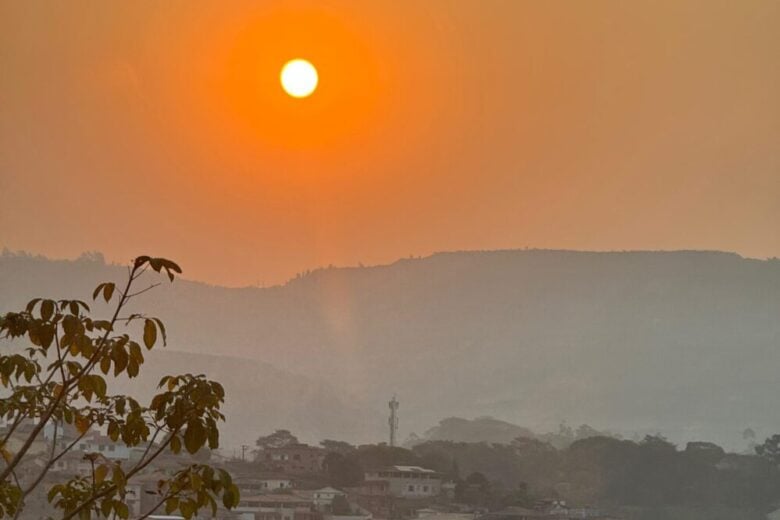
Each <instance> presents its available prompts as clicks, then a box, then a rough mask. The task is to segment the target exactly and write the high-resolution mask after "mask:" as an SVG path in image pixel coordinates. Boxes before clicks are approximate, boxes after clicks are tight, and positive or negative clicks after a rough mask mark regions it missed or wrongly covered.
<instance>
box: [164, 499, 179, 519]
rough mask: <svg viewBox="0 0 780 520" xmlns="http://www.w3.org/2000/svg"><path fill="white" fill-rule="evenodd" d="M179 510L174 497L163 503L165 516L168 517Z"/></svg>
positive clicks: (177, 502)
mask: <svg viewBox="0 0 780 520" xmlns="http://www.w3.org/2000/svg"><path fill="white" fill-rule="evenodd" d="M178 508H179V499H178V498H176V497H172V498H169V499H168V500H166V501H165V514H166V515H170V514H171V513H173V512H174V511H176V510H177V509H178Z"/></svg>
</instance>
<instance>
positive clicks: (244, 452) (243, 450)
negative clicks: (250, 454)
mask: <svg viewBox="0 0 780 520" xmlns="http://www.w3.org/2000/svg"><path fill="white" fill-rule="evenodd" d="M248 448H250V446H247V445H246V444H242V445H241V461H242V462H245V461H246V450H247V449H248Z"/></svg>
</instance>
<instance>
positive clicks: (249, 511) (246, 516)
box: [234, 494, 322, 520]
mask: <svg viewBox="0 0 780 520" xmlns="http://www.w3.org/2000/svg"><path fill="white" fill-rule="evenodd" d="M234 511H235V512H236V513H237V514H238V515H239V517H240V518H241V519H242V520H322V514H321V513H319V512H318V511H317V510H316V509H315V507H314V502H312V501H311V500H308V499H305V498H302V497H299V496H296V495H281V494H268V495H248V496H243V495H242V496H241V500H240V502H239V503H238V506H237V507H236V508H235V509H234Z"/></svg>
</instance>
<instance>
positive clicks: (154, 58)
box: [0, 0, 780, 285]
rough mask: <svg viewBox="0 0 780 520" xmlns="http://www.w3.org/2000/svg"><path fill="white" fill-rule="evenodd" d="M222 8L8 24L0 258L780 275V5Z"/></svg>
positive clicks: (113, 11)
mask: <svg viewBox="0 0 780 520" xmlns="http://www.w3.org/2000/svg"><path fill="white" fill-rule="evenodd" d="M225 4H226V3H224V2H164V3H163V2H151V1H148V2H127V3H122V4H119V3H105V2H75V3H70V2H69V3H25V2H4V3H2V6H0V49H1V50H0V70H1V71H2V74H0V100H1V101H0V103H2V111H1V112H0V114H1V115H0V245H7V246H9V247H11V248H14V249H27V250H31V251H35V252H42V253H46V254H49V255H52V256H74V255H77V254H79V253H80V252H82V251H84V250H94V249H97V250H101V251H103V252H104V253H106V255H107V256H108V257H109V258H110V259H113V260H121V261H123V260H125V259H127V258H129V257H131V256H132V255H134V254H137V253H139V252H151V253H153V254H159V255H166V256H169V257H171V258H174V259H176V260H178V261H180V263H181V264H182V265H183V266H184V267H185V271H186V274H187V275H188V276H189V277H192V278H196V279H201V280H206V281H210V282H214V283H224V284H229V285H242V284H253V283H256V282H265V283H271V282H279V281H282V280H284V279H285V278H287V277H289V276H291V275H293V274H294V273H295V272H297V271H301V270H304V269H307V268H311V267H315V266H318V265H326V264H331V263H332V264H356V263H358V262H363V263H366V264H369V263H378V262H387V261H392V260H394V259H396V258H398V257H402V256H408V255H409V254H414V255H420V254H428V253H430V252H433V251H437V250H451V249H483V248H485V249H486V248H507V247H524V246H533V247H555V248H577V249H634V248H652V249H655V248H660V249H676V248H707V249H726V250H733V251H737V252H740V253H743V254H746V255H752V256H773V255H780V226H778V222H780V146H778V143H780V98H779V97H778V95H777V93H778V92H780V32H778V31H777V27H780V3H778V2H775V1H774V0H768V1H747V2H715V1H690V0H675V1H666V2H657V1H652V2H651V1H646V2H623V1H620V0H612V1H599V2H587V3H586V2H542V1H538V2H518V1H485V2H472V1H468V0H449V1H444V0H429V1H426V2H412V1H406V2H390V1H382V2H380V1H375V2H358V1H355V2H342V1H328V2H265V3H257V2H233V3H231V4H230V5H229V6H226V5H225ZM295 57H304V58H306V59H309V60H310V61H312V62H313V63H314V64H315V65H316V66H317V67H318V69H319V73H320V86H319V88H318V90H317V91H316V92H315V94H314V95H313V96H311V97H310V98H307V99H304V100H295V99H292V98H290V97H288V96H285V95H284V93H283V92H282V90H281V88H280V86H279V83H278V74H279V69H280V68H281V66H282V64H283V63H284V62H285V61H287V60H288V59H291V58H295Z"/></svg>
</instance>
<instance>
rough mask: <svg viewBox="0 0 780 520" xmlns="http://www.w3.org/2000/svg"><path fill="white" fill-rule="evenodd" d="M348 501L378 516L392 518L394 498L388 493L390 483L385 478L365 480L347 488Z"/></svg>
mask: <svg viewBox="0 0 780 520" xmlns="http://www.w3.org/2000/svg"><path fill="white" fill-rule="evenodd" d="M346 491H347V492H348V497H349V501H350V502H352V503H356V504H357V505H358V506H360V507H361V508H362V509H365V510H367V511H370V512H371V513H372V514H373V515H374V516H375V517H378V518H393V517H394V512H395V507H394V506H395V504H394V499H393V497H392V496H391V495H390V483H388V482H387V481H385V480H366V481H363V482H362V483H361V484H360V486H358V487H354V488H349V489H347V490H346Z"/></svg>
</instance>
